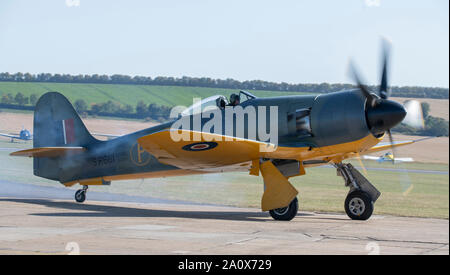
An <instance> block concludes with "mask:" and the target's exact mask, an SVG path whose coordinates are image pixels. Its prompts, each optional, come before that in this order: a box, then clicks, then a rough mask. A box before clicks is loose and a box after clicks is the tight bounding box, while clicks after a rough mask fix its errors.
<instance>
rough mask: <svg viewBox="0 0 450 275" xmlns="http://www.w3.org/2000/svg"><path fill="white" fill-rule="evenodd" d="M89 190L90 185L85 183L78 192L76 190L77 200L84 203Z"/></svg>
mask: <svg viewBox="0 0 450 275" xmlns="http://www.w3.org/2000/svg"><path fill="white" fill-rule="evenodd" d="M87 190H88V186H87V185H83V189H80V190H78V191H77V192H75V201H76V202H78V203H83V202H84V201H85V200H86V193H87Z"/></svg>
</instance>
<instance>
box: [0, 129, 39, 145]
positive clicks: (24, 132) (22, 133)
mask: <svg viewBox="0 0 450 275" xmlns="http://www.w3.org/2000/svg"><path fill="white" fill-rule="evenodd" d="M0 137H7V138H10V139H11V142H14V140H15V139H17V140H25V141H28V140H32V139H33V135H32V134H31V133H30V131H28V130H27V129H25V128H22V130H21V131H20V133H19V134H5V133H0Z"/></svg>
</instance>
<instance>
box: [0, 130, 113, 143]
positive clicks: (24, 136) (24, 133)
mask: <svg viewBox="0 0 450 275" xmlns="http://www.w3.org/2000/svg"><path fill="white" fill-rule="evenodd" d="M92 135H93V136H100V137H106V138H107V139H108V140H110V139H113V138H117V137H120V135H110V134H98V133H92ZM0 137H7V138H10V139H11V142H14V140H15V139H17V140H24V141H28V140H33V135H32V134H31V132H30V131H29V130H27V129H25V128H22V130H21V131H20V133H19V134H6V133H0Z"/></svg>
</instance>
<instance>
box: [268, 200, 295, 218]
mask: <svg viewBox="0 0 450 275" xmlns="http://www.w3.org/2000/svg"><path fill="white" fill-rule="evenodd" d="M297 212H298V200H297V198H295V199H294V200H293V201H292V202H291V203H290V204H289V206H286V207H283V208H277V209H273V210H270V211H269V213H270V216H272V218H273V219H274V220H278V221H290V220H292V219H293V218H294V217H295V216H296V215H297Z"/></svg>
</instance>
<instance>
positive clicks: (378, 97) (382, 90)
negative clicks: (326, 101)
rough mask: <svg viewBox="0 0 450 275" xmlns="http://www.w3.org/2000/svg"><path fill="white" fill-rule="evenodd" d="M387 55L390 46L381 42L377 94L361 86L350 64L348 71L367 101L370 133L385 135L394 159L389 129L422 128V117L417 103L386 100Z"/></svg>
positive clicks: (392, 141)
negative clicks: (407, 126) (401, 125)
mask: <svg viewBox="0 0 450 275" xmlns="http://www.w3.org/2000/svg"><path fill="white" fill-rule="evenodd" d="M389 53H390V45H389V43H388V42H387V41H383V56H382V64H383V65H382V70H381V81H380V86H379V89H378V93H374V92H372V91H371V90H370V89H369V87H368V86H366V85H365V84H363V81H362V80H361V79H362V78H361V77H360V74H359V73H358V71H357V70H356V68H355V66H354V65H353V63H350V70H351V72H352V77H353V79H354V81H355V82H356V85H357V86H358V88H359V90H360V91H361V93H362V94H363V95H364V96H365V98H366V99H367V105H366V117H367V123H368V125H369V128H370V131H371V132H372V133H373V134H374V135H375V136H381V135H382V134H384V133H387V135H388V137H389V142H390V144H391V147H392V154H393V155H394V157H395V154H394V146H393V145H394V138H393V137H392V133H391V129H392V128H393V127H395V126H396V125H397V124H399V123H400V122H403V123H405V124H407V125H409V126H411V127H414V128H418V127H423V115H422V107H421V105H420V103H419V102H418V101H415V100H412V101H408V102H407V103H405V105H401V104H400V103H397V102H395V101H393V100H389V99H388V98H389V96H390V91H389V86H388V73H389V72H388V67H389Z"/></svg>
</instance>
